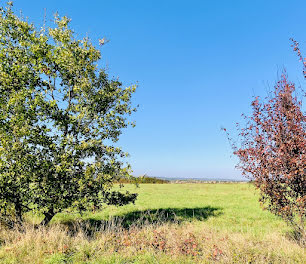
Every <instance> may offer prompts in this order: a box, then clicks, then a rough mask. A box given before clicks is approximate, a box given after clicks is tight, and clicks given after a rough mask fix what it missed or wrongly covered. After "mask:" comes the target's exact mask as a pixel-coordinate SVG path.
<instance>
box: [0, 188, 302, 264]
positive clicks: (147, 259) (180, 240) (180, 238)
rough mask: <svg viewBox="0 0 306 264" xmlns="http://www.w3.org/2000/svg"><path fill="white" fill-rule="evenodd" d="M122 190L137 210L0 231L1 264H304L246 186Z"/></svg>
mask: <svg viewBox="0 0 306 264" xmlns="http://www.w3.org/2000/svg"><path fill="white" fill-rule="evenodd" d="M125 188H126V189H128V190H129V191H133V192H138V193H139V198H138V200H137V202H136V204H135V205H128V206H125V207H121V208H117V207H112V206H110V207H107V208H105V210H103V211H102V212H96V213H87V214H85V215H83V216H82V217H80V216H78V215H72V214H60V215H58V216H56V217H55V219H54V220H53V221H52V223H51V225H50V227H48V228H41V229H34V228H33V226H31V224H29V225H28V226H27V228H26V231H25V232H20V231H18V230H5V229H0V245H1V246H0V263H212V262H218V263H304V262H303V261H304V259H305V257H306V255H305V251H304V249H303V248H301V247H300V246H298V245H297V244H296V243H295V242H294V241H292V240H291V239H289V238H288V235H287V234H288V232H289V231H290V229H289V228H288V227H287V226H286V225H285V224H284V223H283V222H282V221H281V220H280V219H278V218H277V217H275V216H273V215H272V214H270V213H269V212H267V211H262V210H261V209H260V207H259V204H258V201H257V199H258V197H257V195H256V192H255V190H254V188H253V187H252V186H251V185H249V184H162V185H159V184H144V185H141V186H140V188H136V187H135V186H134V185H126V187H125ZM29 220H30V221H29V222H31V221H32V222H35V221H38V219H37V218H35V217H33V216H32V217H30V216H29Z"/></svg>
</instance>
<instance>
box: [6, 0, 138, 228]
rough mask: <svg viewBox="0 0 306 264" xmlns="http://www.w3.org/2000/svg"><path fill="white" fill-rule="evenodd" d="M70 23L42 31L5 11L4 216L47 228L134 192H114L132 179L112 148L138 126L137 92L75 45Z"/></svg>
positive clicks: (88, 48) (94, 54)
mask: <svg viewBox="0 0 306 264" xmlns="http://www.w3.org/2000/svg"><path fill="white" fill-rule="evenodd" d="M69 22H70V20H69V19H68V18H67V17H63V18H60V17H58V16H57V15H56V16H55V20H54V26H53V27H48V28H46V27H45V26H44V27H43V28H41V29H37V28H36V27H35V26H34V25H33V24H30V23H28V22H27V21H25V20H24V19H23V18H20V17H18V16H16V15H15V14H14V12H13V11H12V4H11V3H9V4H8V5H7V7H6V8H1V9H0V62H1V63H0V216H2V219H8V217H10V219H12V216H13V218H14V219H15V221H16V220H17V221H19V222H22V221H23V215H24V213H26V212H28V211H32V210H34V211H36V212H39V213H41V214H42V215H43V216H44V219H43V221H42V224H48V223H49V222H50V220H51V219H52V217H53V216H54V215H55V214H57V213H59V212H61V211H63V210H65V209H68V208H72V209H77V210H79V211H83V210H88V209H90V208H100V207H101V206H102V204H105V203H106V204H116V205H124V204H127V203H129V202H134V201H135V199H136V194H130V193H128V192H125V193H121V192H115V191H111V187H112V184H113V182H114V181H115V180H117V179H118V178H119V177H123V176H128V175H129V166H125V163H124V162H123V160H124V159H123V158H124V157H125V156H126V153H125V152H123V151H122V150H121V149H120V148H119V147H116V146H114V143H115V142H117V141H118V138H119V136H120V134H121V132H122V129H124V128H126V127H127V126H129V125H133V123H132V122H130V121H129V119H128V117H129V116H130V115H131V113H132V112H133V111H135V108H133V107H132V105H131V96H132V94H133V93H134V91H135V86H131V87H127V88H123V87H122V84H121V83H120V82H119V81H118V80H116V79H114V80H113V79H109V77H108V76H107V74H106V73H105V71H104V70H103V69H101V68H99V67H98V64H97V62H98V61H99V60H100V59H101V53H100V51H99V50H98V49H96V48H95V47H94V46H93V45H92V43H91V42H90V41H89V39H87V38H84V39H76V38H75V34H74V32H73V31H72V30H71V29H70V27H69Z"/></svg>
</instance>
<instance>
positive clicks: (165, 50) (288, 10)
mask: <svg viewBox="0 0 306 264" xmlns="http://www.w3.org/2000/svg"><path fill="white" fill-rule="evenodd" d="M4 2H5V1H1V3H2V4H3V3H4ZM14 7H15V10H16V11H19V10H22V12H23V15H24V16H27V17H29V21H31V22H34V23H35V24H39V25H41V24H42V23H43V20H44V12H45V11H44V10H46V18H47V20H48V21H50V20H52V15H53V14H54V13H55V12H56V11H58V12H59V14H60V15H61V16H63V15H67V16H68V17H70V18H71V19H72V23H71V25H72V28H74V29H75V31H76V32H77V33H78V35H79V36H80V37H83V36H86V35H88V36H89V37H90V38H91V39H92V41H93V43H96V45H97V46H98V39H99V38H102V37H106V38H107V39H108V40H110V42H109V43H108V44H107V45H105V46H104V47H103V48H102V55H103V58H102V61H101V65H102V66H106V67H107V69H108V73H109V75H110V76H115V77H119V79H120V80H121V81H122V82H123V83H124V85H126V86H128V85H131V84H135V83H138V90H137V92H136V94H135V96H134V99H133V101H134V102H135V104H139V105H140V106H139V108H138V112H137V113H136V114H135V115H134V117H133V119H134V120H136V127H135V128H130V129H127V130H125V131H124V133H123V135H122V137H121V139H120V142H119V144H120V145H121V146H122V147H123V149H124V150H126V151H128V152H129V153H130V155H131V156H130V158H129V159H128V161H129V162H130V163H131V165H132V168H133V170H134V174H136V175H140V174H144V173H146V174H148V175H151V176H162V177H209V178H236V179H238V178H240V177H241V176H240V173H239V172H238V171H236V170H235V169H234V166H235V163H236V160H235V158H233V157H232V155H231V149H230V146H229V143H228V142H227V139H226V136H225V135H224V133H222V131H221V130H220V128H221V127H222V126H224V127H226V128H228V129H229V130H231V129H232V131H233V128H234V124H235V122H237V121H240V120H241V113H248V112H249V110H250V102H251V100H252V96H254V95H260V96H265V95H266V93H267V90H269V89H272V88H273V85H274V83H275V81H276V80H277V76H278V74H279V73H280V71H281V70H282V69H283V68H286V69H287V72H288V75H289V79H290V80H292V81H295V82H296V83H297V84H298V85H303V82H304V80H303V77H302V73H301V63H299V61H298V59H297V57H296V55H295V54H294V53H293V51H292V48H291V47H290V45H291V43H290V41H289V38H291V37H293V38H295V39H296V40H297V41H299V42H300V43H301V47H302V50H303V49H304V50H305V52H304V54H305V53H306V45H305V43H306V34H305V28H306V20H305V12H306V1H302V0H301V1H287V0H278V1H276V0H269V1H266V0H262V1H261V0H256V1H254V0H253V1H248V0H240V1H238V0H232V1H228V0H224V1H218V0H215V1H205V0H202V1H200V0H198V1H195V0H189V1H187V0H185V1H170V0H163V1H162V0H155V1H150V0H147V1H141V0H137V1H136V0H130V1H126V0H122V1H119V0H117V1H110V0H108V1H103V0H91V1H80V0H79V1H77V0H61V1H58V0H53V1H38V0H36V1H35V0H28V1H24V0H15V1H14Z"/></svg>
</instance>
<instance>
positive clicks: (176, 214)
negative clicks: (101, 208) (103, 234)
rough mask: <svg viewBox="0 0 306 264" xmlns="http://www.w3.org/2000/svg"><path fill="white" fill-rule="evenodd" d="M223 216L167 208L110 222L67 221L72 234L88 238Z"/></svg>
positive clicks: (216, 212) (206, 210)
mask: <svg viewBox="0 0 306 264" xmlns="http://www.w3.org/2000/svg"><path fill="white" fill-rule="evenodd" d="M221 214H222V208H217V207H211V206H206V207H197V208H165V209H151V210H144V211H132V212H128V213H126V214H124V215H122V216H113V217H112V218H110V219H109V220H98V219H95V218H87V219H77V220H69V221H65V222H63V223H62V224H64V225H65V226H66V227H68V230H69V232H71V233H72V234H74V233H76V232H78V231H83V232H84V233H85V234H86V235H87V236H92V235H93V234H94V233H95V232H96V231H116V230H121V229H130V228H135V227H140V228H142V227H145V226H148V225H162V224H164V223H177V224H180V223H182V222H185V221H193V220H198V221H205V220H206V219H208V218H209V217H217V216H220V215H221Z"/></svg>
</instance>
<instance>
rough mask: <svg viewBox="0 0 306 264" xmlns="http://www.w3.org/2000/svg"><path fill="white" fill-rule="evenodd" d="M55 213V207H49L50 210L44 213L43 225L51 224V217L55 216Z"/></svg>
mask: <svg viewBox="0 0 306 264" xmlns="http://www.w3.org/2000/svg"><path fill="white" fill-rule="evenodd" d="M54 215H55V213H54V210H53V208H52V209H49V211H48V212H46V213H44V216H45V218H44V220H42V222H41V223H40V225H41V226H46V225H47V224H49V222H50V221H51V219H52V218H53V216H54Z"/></svg>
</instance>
